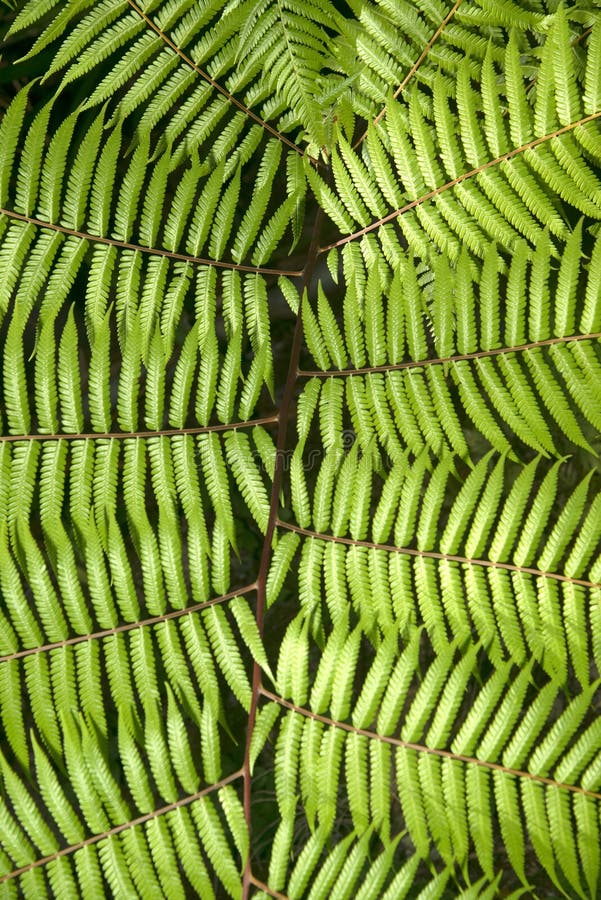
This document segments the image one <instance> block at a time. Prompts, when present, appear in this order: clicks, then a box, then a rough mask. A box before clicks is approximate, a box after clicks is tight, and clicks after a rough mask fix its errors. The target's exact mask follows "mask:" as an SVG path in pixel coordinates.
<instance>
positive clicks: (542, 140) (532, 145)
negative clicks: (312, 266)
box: [319, 109, 601, 253]
mask: <svg viewBox="0 0 601 900" xmlns="http://www.w3.org/2000/svg"><path fill="white" fill-rule="evenodd" d="M600 116H601V109H600V110H597V112H594V113H590V114H589V115H588V116H583V117H582V118H581V119H578V121H576V122H570V123H569V125H563V126H562V127H561V128H558V129H557V130H556V131H553V132H550V133H549V134H544V135H543V136H542V137H538V138H534V139H533V140H532V141H528V143H526V144H522V145H521V146H520V147H514V149H513V150H508V151H507V153H503V154H502V155H501V156H497V157H495V158H494V159H490V160H488V162H485V163H482V165H480V166H476V167H475V168H473V169H469V171H467V172H462V174H461V175H458V176H457V177H456V178H453V179H452V180H451V181H447V182H445V184H441V185H440V187H437V188H434V189H433V190H431V191H428V192H427V193H426V194H422V195H421V197H416V199H415V200H411V202H410V203H406V204H405V206H401V207H400V208H399V209H395V210H393V212H390V213H388V214H387V215H386V216H383V217H382V218H381V219H378V221H377V222H371V223H370V224H369V225H366V226H365V227H364V228H361V229H360V230H359V231H354V232H353V233H352V234H347V235H345V236H344V237H342V238H339V240H337V241H334V242H333V243H331V244H327V245H326V246H325V247H320V249H319V252H320V253H329V252H330V250H334V249H335V248H336V247H342V246H344V244H348V243H349V242H350V241H356V240H357V239H358V238H360V237H363V236H364V235H366V234H370V232H372V231H375V230H376V229H378V228H380V226H382V225H386V224H387V223H388V222H392V221H394V219H398V218H399V217H400V216H402V215H404V214H405V213H407V212H410V211H411V210H412V209H415V208H416V206H421V205H422V203H426V201H428V200H432V199H433V198H434V197H438V196H439V195H440V194H443V193H445V191H448V190H450V189H451V188H454V187H456V186H457V185H458V184H462V182H464V181H467V180H468V179H469V178H473V177H474V176H475V175H479V174H480V173H481V172H485V171H486V170H487V169H492V168H493V167H494V166H498V165H500V164H501V163H503V162H507V160H510V159H514V158H515V157H516V156H519V155H520V154H522V153H525V152H526V151H527V150H534V149H536V147H539V146H540V145H541V144H546V143H548V142H549V141H551V140H553V138H557V137H561V136H562V135H563V134H568V133H569V132H570V131H574V129H575V128H578V127H580V126H584V125H588V123H589V122H594V121H595V120H596V119H598V118H599V117H600Z"/></svg>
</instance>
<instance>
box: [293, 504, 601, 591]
mask: <svg viewBox="0 0 601 900" xmlns="http://www.w3.org/2000/svg"><path fill="white" fill-rule="evenodd" d="M277 526H278V528H284V529H286V530H287V531H295V532H296V533H297V534H304V535H305V536H306V537H310V538H315V539H316V540H319V541H332V542H333V543H336V544H346V545H347V546H349V547H366V548H367V549H369V550H384V551H387V552H388V553H402V554H404V555H406V556H420V557H422V558H423V559H441V560H446V561H447V562H455V563H460V564H462V565H467V566H484V567H485V568H488V569H504V570H505V571H507V572H521V573H523V574H524V575H534V576H536V577H540V578H552V579H553V580H555V581H564V582H567V583H568V584H576V585H578V586H579V587H586V588H595V589H596V588H601V584H599V583H597V582H595V581H585V580H584V579H583V578H571V577H570V576H569V575H559V574H557V573H556V572H543V570H542V569H534V568H531V567H530V566H516V565H514V564H513V563H507V562H496V561H495V560H492V559H469V558H468V557H467V556H455V554H452V553H439V552H438V551H437V550H416V549H415V548H413V547H395V546H393V545H392V544H376V543H374V542H373V541H359V540H356V539H355V538H346V537H335V536H334V535H332V534H322V533H321V532H319V531H312V530H311V529H310V528H300V527H299V526H298V525H292V524H291V523H290V522H282V520H281V519H278V521H277Z"/></svg>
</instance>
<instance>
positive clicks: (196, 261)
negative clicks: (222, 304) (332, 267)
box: [0, 206, 302, 278]
mask: <svg viewBox="0 0 601 900" xmlns="http://www.w3.org/2000/svg"><path fill="white" fill-rule="evenodd" d="M0 214H2V215H3V216H7V218H9V219H18V220H19V222H27V223H28V224H29V225H37V226H38V227H39V228H48V229H49V230H50V231H60V233H61V234H69V235H71V236H72V237H77V238H81V239H82V240H83V241H90V242H91V243H93V244H108V245H109V246H110V247H119V249H121V250H139V251H140V253H149V254H150V255H151V256H166V257H167V258H168V259H177V260H180V261H181V262H187V263H191V264H193V265H200V266H214V267H216V268H218V269H235V270H236V271H237V272H251V273H252V274H253V275H288V276H289V277H291V278H294V277H296V276H298V275H301V274H302V272H292V271H290V270H287V269H263V268H261V266H243V265H240V264H239V263H233V262H223V261H222V260H218V259H203V258H202V257H200V256H189V255H188V254H186V253H175V252H174V251H173V250H160V249H159V248H158V247H144V246H143V245H142V244H130V243H129V242H128V241H119V240H117V239H116V238H108V237H101V235H99V234H88V233H87V232H86V231H77V230H76V229H75V228H66V227H65V226H64V225H57V224H56V223H54V222H45V221H44V220H43V219H36V218H35V217H33V216H26V215H24V214H23V213H18V212H15V210H13V209H4V207H1V206H0Z"/></svg>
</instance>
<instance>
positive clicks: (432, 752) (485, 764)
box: [261, 688, 601, 800]
mask: <svg viewBox="0 0 601 900" xmlns="http://www.w3.org/2000/svg"><path fill="white" fill-rule="evenodd" d="M261 695H262V696H263V697H265V699H267V700H271V701H272V703H277V704H278V705H279V706H283V707H284V708H285V709H289V710H291V711H292V712H294V713H297V714H298V715H301V716H305V718H307V719H315V720H316V721H317V722H322V723H323V724H324V725H329V726H330V727H332V728H339V729H341V730H342V731H346V732H348V733H349V734H358V735H361V736H362V737H366V738H369V739H370V740H375V741H380V742H381V743H383V744H390V745H392V746H393V747H400V748H401V749H402V750H415V752H416V753H425V754H427V755H429V756H438V757H440V758H443V759H452V760H454V761H455V762H461V763H466V764H467V765H472V766H478V767H479V768H483V769H490V770H492V771H495V772H502V773H503V774H504V775H509V776H512V777H515V778H527V779H528V780H529V781H535V782H537V783H539V784H546V785H549V786H550V787H554V788H557V789H558V790H564V791H569V792H570V793H573V794H582V795H584V796H585V797H590V798H591V799H593V800H601V793H598V792H597V791H591V790H588V789H587V788H583V787H580V786H579V785H576V784H568V783H567V782H563V781H556V780H554V779H553V778H547V777H546V776H545V775H536V774H535V773H533V772H527V771H525V770H523V769H512V768H510V767H509V766H504V765H502V764H501V763H495V762H490V761H489V760H486V759H479V758H478V757H477V756H465V755H463V754H461V753H453V751H452V750H440V749H438V748H437V747H427V746H426V745H425V744H417V743H415V742H413V741H403V740H401V738H395V737H390V736H388V735H384V734H378V733H377V732H376V731H370V730H369V729H367V728H357V727H356V726H355V725H350V724H349V723H348V722H341V721H340V720H338V719H332V718H330V717H329V716H324V715H323V714H322V713H316V712H313V710H311V709H307V707H305V706H298V705H297V704H296V703H293V702H292V701H291V700H286V699H285V697H280V696H279V695H278V694H274V693H273V692H272V691H268V690H266V689H265V688H261Z"/></svg>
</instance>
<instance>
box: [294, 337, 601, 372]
mask: <svg viewBox="0 0 601 900" xmlns="http://www.w3.org/2000/svg"><path fill="white" fill-rule="evenodd" d="M599 339H601V331H595V332H591V333H590V334H572V335H570V336H569V337H555V338H547V339H546V340H544V341H532V342H531V343H529V344H516V345H515V346H514V347H495V348H493V349H492V350H478V351H476V352H474V353H457V354H455V355H454V356H437V357H432V358H430V359H420V360H417V361H413V360H411V361H409V362H402V363H389V364H386V365H382V366H365V367H364V368H362V369H330V370H328V371H326V372H324V371H321V370H318V369H315V370H311V369H306V370H303V369H300V370H299V372H298V377H299V378H335V377H342V376H347V375H373V374H375V373H376V372H395V371H398V370H399V369H416V368H421V367H422V366H437V365H444V364H445V363H454V362H461V361H462V360H470V359H485V358H486V357H488V356H499V355H500V354H503V353H521V352H523V351H524V350H536V349H537V347H551V346H553V345H554V344H568V343H572V342H574V343H575V342H576V341H594V340H599Z"/></svg>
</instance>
